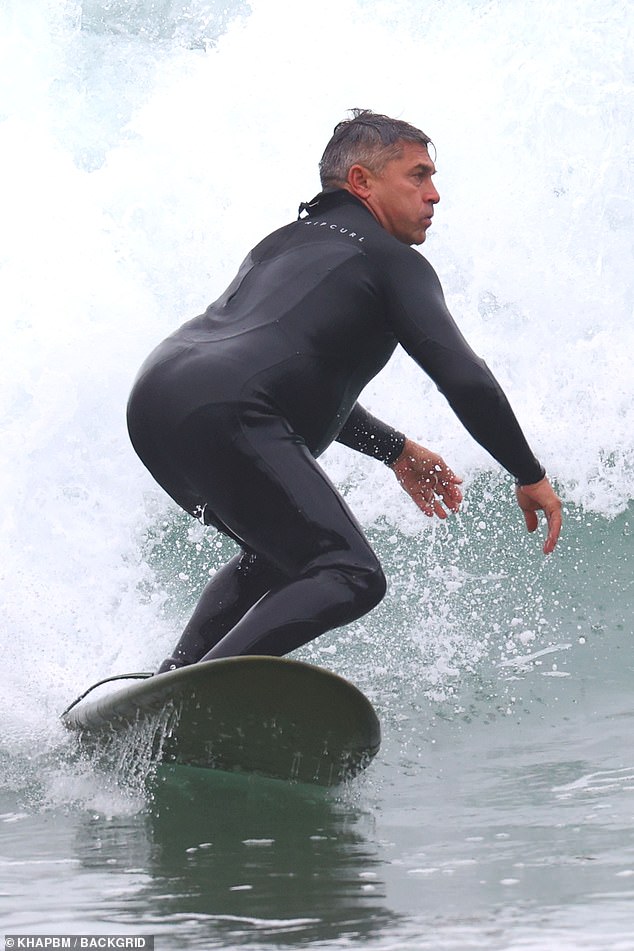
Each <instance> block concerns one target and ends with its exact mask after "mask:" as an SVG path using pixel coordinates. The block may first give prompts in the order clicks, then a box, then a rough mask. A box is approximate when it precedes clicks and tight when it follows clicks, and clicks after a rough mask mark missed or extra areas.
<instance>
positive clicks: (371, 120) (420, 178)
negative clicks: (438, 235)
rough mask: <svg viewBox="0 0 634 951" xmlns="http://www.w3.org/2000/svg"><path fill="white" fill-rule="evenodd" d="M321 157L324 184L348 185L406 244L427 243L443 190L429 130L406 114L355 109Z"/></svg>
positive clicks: (336, 132) (384, 224)
mask: <svg viewBox="0 0 634 951" xmlns="http://www.w3.org/2000/svg"><path fill="white" fill-rule="evenodd" d="M352 116H353V117H352V118H351V119H347V120H345V121H344V122H340V123H339V125H337V126H336V127H335V131H334V134H333V136H332V138H331V140H330V142H329V143H328V145H327V146H326V149H325V151H324V154H323V156H322V158H321V161H320V163H319V171H320V175H321V183H322V187H323V188H345V189H346V190H347V191H349V192H351V193H352V194H353V195H355V197H357V198H358V199H359V200H360V201H362V202H363V204H365V205H366V207H367V208H369V210H370V211H371V212H372V214H373V215H374V217H375V218H376V219H377V221H378V222H379V224H381V225H382V226H383V227H384V228H385V230H386V231H388V232H389V233H390V234H392V235H393V236H394V237H395V238H397V239H398V240H399V241H402V242H403V243H404V244H422V242H423V241H424V240H425V235H426V231H427V228H429V226H430V224H431V219H432V215H433V213H434V212H433V206H434V205H435V204H436V203H437V202H438V201H439V195H438V192H437V191H436V188H435V186H434V184H433V182H432V178H431V177H432V175H433V174H434V173H435V171H436V169H435V167H434V163H433V161H432V159H431V158H430V155H429V150H428V146H429V145H430V143H431V139H430V138H429V136H427V135H425V133H424V132H421V131H420V129H416V128H414V126H411V125H409V123H407V122H403V121H402V120H400V119H390V118H389V117H388V116H382V115H378V114H376V113H374V112H370V111H369V110H367V109H353V110H352Z"/></svg>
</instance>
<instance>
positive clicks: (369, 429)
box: [337, 403, 405, 466]
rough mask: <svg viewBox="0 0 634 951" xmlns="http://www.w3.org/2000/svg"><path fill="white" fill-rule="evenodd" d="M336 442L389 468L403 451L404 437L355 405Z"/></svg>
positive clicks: (358, 405) (357, 404)
mask: <svg viewBox="0 0 634 951" xmlns="http://www.w3.org/2000/svg"><path fill="white" fill-rule="evenodd" d="M337 442H340V443H342V444H343V445H344V446H348V447H349V448H350V449H356V450H357V452H362V453H364V455H366V456H372V457H373V458H374V459H379V460H380V461H381V462H384V463H385V464H386V465H388V466H391V465H392V463H394V462H396V460H397V459H398V457H399V456H400V454H401V453H402V451H403V446H404V445H405V436H404V435H403V433H400V432H399V431H398V430H396V429H392V427H391V426H388V425H387V423H383V422H381V420H380V419H377V418H376V417H375V416H372V414H371V413H368V411H367V409H364V408H363V406H361V405H360V404H359V403H355V405H354V406H353V407H352V412H351V413H350V415H349V416H348V419H347V420H346V422H345V423H344V425H343V427H342V429H341V431H340V433H339V435H338V436H337Z"/></svg>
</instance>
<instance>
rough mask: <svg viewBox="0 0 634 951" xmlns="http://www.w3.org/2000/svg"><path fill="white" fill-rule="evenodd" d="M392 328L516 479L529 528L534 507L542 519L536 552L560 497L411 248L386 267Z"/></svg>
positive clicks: (552, 537)
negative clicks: (543, 522) (542, 513)
mask: <svg viewBox="0 0 634 951" xmlns="http://www.w3.org/2000/svg"><path fill="white" fill-rule="evenodd" d="M384 273H386V274H387V275H388V278H387V280H389V282H390V285H391V286H390V297H391V299H392V300H393V307H392V314H391V316H392V321H393V327H394V330H395V332H396V335H397V337H398V339H399V341H400V342H401V344H402V345H403V346H404V348H405V349H406V350H407V352H408V353H409V354H410V356H412V357H413V358H414V359H415V360H416V362H417V363H418V364H419V366H420V367H421V368H422V369H423V370H424V371H425V372H426V373H427V374H428V375H429V376H430V377H431V379H432V380H433V381H434V382H435V383H436V385H437V387H438V389H439V390H440V391H441V393H442V394H443V395H444V396H445V397H446V399H447V400H448V402H449V404H450V406H451V408H452V409H453V411H454V412H455V413H456V415H457V416H458V418H459V419H460V421H461V423H462V424H463V426H465V428H466V429H467V430H468V431H469V432H470V433H471V435H472V436H473V438H474V439H476V440H477V442H479V443H480V445H481V446H483V447H484V448H485V449H486V450H488V452H490V453H491V455H492V456H493V458H494V459H496V460H497V461H498V462H499V463H500V464H501V465H502V466H503V467H504V468H505V469H506V470H507V472H510V473H511V475H513V476H514V477H515V480H516V483H517V484H518V492H517V501H518V504H519V505H520V508H521V509H522V511H523V512H524V517H525V520H526V525H527V528H528V530H529V531H534V530H535V528H536V527H537V516H536V512H537V511H538V510H543V511H544V513H545V514H546V518H547V521H548V537H547V539H546V543H545V545H544V552H545V553H546V554H547V553H549V552H551V551H552V550H553V549H554V547H555V545H556V544H557V539H558V537H559V532H560V530H561V502H560V500H559V499H558V497H557V496H556V494H555V492H554V491H553V488H552V486H551V485H550V482H549V481H548V479H547V478H546V477H545V476H546V474H545V470H544V467H543V466H542V465H541V464H540V463H539V461H538V460H537V459H536V458H535V456H534V455H533V452H532V451H531V448H530V446H529V445H528V442H527V441H526V438H525V436H524V433H523V432H522V429H521V427H520V425H519V422H518V421H517V418H516V417H515V414H514V413H513V410H512V408H511V406H510V404H509V401H508V399H507V398H506V395H505V393H504V391H503V390H502V387H501V386H500V384H499V383H498V381H497V380H496V378H495V377H494V375H493V374H492V373H491V371H490V370H489V368H488V367H487V365H486V363H485V362H484V361H483V360H481V359H480V357H478V356H477V354H475V353H474V352H473V350H472V349H471V347H470V346H469V344H468V343H467V341H466V340H465V339H464V337H463V336H462V334H461V333H460V330H459V329H458V327H457V326H456V324H455V322H454V320H453V318H452V316H451V314H450V313H449V311H448V309H447V305H446V303H445V298H444V294H443V292H442V287H441V286H440V281H439V280H438V277H437V276H436V273H435V271H434V269H433V268H432V266H431V265H430V264H429V262H428V261H426V260H425V259H424V258H423V257H421V256H420V255H418V254H417V253H416V252H412V254H405V255H404V254H403V253H402V252H401V253H400V254H399V256H398V261H394V266H393V267H391V268H389V269H386V270H385V272H384Z"/></svg>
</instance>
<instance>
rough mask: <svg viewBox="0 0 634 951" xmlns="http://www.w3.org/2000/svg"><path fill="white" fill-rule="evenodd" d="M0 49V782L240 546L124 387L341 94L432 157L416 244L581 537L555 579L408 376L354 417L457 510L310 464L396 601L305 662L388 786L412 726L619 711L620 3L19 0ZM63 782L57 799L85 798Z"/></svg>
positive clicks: (486, 475)
mask: <svg viewBox="0 0 634 951" xmlns="http://www.w3.org/2000/svg"><path fill="white" fill-rule="evenodd" d="M0 43H1V44H2V48H1V54H0V97H1V98H0V120H1V122H0V155H1V156H2V175H1V176H0V190H1V192H2V195H1V202H0V207H1V208H2V225H3V226H2V229H1V233H0V289H1V296H2V301H3V313H2V353H3V364H4V365H3V372H2V379H1V381H0V399H1V401H2V413H1V414H0V428H1V433H0V444H1V445H2V448H3V452H4V455H5V461H4V464H3V466H2V471H1V474H0V480H1V482H0V485H1V489H2V491H1V493H0V500H1V503H0V504H1V505H2V519H1V522H0V524H1V531H2V541H3V566H2V571H1V573H0V585H1V588H2V603H3V620H2V626H1V629H2V657H3V661H4V667H5V690H4V692H3V694H2V701H1V707H0V709H1V711H2V718H3V723H4V736H3V741H2V747H3V763H4V764H6V769H5V782H6V783H7V784H8V787H10V788H13V789H15V790H20V789H24V788H25V787H28V786H29V784H30V783H31V782H33V780H34V770H35V772H37V775H38V782H42V776H46V775H47V774H46V769H48V768H49V767H48V766H47V767H46V768H45V767H44V766H43V765H42V760H41V759H38V757H42V756H43V757H45V759H46V758H47V757H48V759H47V760H46V762H47V763H49V766H50V758H51V757H52V758H53V760H55V757H56V756H57V755H58V752H59V750H60V749H61V748H63V747H64V739H63V737H62V736H61V732H60V729H59V726H58V725H57V719H56V718H57V715H58V713H59V712H60V710H62V709H63V708H64V707H65V706H66V704H67V703H68V702H69V700H70V699H71V698H72V697H73V696H74V695H76V694H77V693H79V692H80V690H81V689H83V688H84V687H85V686H86V685H87V684H88V683H90V682H91V681H94V680H97V679H99V678H101V677H103V676H106V675H108V674H109V673H118V672H121V671H124V670H143V669H151V668H152V667H153V666H154V665H155V664H156V663H157V662H158V661H160V659H161V658H162V657H163V656H165V654H166V653H167V652H168V651H169V650H170V648H171V646H172V644H173V642H174V640H175V638H176V636H177V634H178V631H179V630H180V627H181V626H182V624H183V622H184V620H185V619H186V617H187V616H188V613H189V612H190V610H191V608H192V606H193V604H194V602H195V599H196V594H197V592H198V591H199V590H200V588H201V586H202V584H203V582H204V580H205V578H206V577H207V576H208V574H209V573H210V572H213V571H214V569H215V568H216V567H217V566H218V565H219V564H221V563H222V562H223V561H224V560H225V559H226V558H227V557H228V555H229V552H230V546H229V544H228V543H226V542H224V541H223V540H221V539H219V538H218V537H216V536H213V535H211V534H209V533H205V532H203V530H202V529H201V528H200V526H198V525H197V524H196V523H193V522H192V521H191V520H189V519H187V518H186V517H185V516H184V515H182V514H181V513H178V512H177V511H175V509H174V507H173V506H172V505H171V503H170V502H169V500H167V499H166V498H165V497H164V496H163V495H162V494H161V492H160V490H159V489H158V488H157V487H155V486H154V484H153V483H152V481H151V480H150V478H149V476H148V475H147V474H146V473H145V471H144V470H143V468H142V467H141V465H140V464H139V462H138V460H137V459H136V457H135V455H134V453H133V451H132V449H131V447H130V445H129V443H128V439H127V434H126V431H125V424H124V407H125V402H126V398H127V394H128V391H129V389H130V386H131V383H132V380H133V378H134V375H135V373H136V371H137V368H138V367H139V365H140V363H141V362H142V360H143V359H144V357H145V356H146V354H147V353H148V352H149V350H150V349H151V348H152V347H153V346H154V345H155V343H156V342H158V341H159V340H160V339H162V338H163V337H164V336H165V335H166V334H167V333H169V332H170V331H171V330H172V329H173V328H174V327H175V326H176V325H178V324H179V323H181V322H182V321H183V320H185V319H187V318H189V317H191V316H194V315H195V314H197V313H200V312H201V311H202V310H203V309H204V308H205V307H206V305H207V304H208V303H209V301H211V300H213V299H214V298H215V297H216V296H218V294H219V293H220V292H221V291H222V290H223V289H224V287H225V286H226V284H227V283H228V281H229V280H230V278H231V277H232V276H233V273H234V272H235V270H236V268H237V265H238V263H239V262H240V260H241V259H242V257H243V256H244V253H245V252H246V251H247V250H248V248H249V247H251V246H252V245H253V244H254V243H255V242H256V241H258V240H259V239H260V238H261V237H262V236H263V235H265V234H266V233H268V232H269V231H271V230H273V229H274V228H276V227H278V226H279V225H281V224H283V223H285V222H286V221H288V220H291V219H292V218H293V217H294V216H295V214H296V209H297V206H298V203H299V202H300V201H301V200H307V199H309V198H310V197H312V195H314V194H315V193H316V192H317V191H318V188H319V185H318V177H317V160H318V158H319V156H320V155H321V152H322V150H323V146H324V144H325V142H326V141H327V139H328V137H329V135H330V133H331V130H332V127H333V126H334V125H335V123H336V122H337V121H339V120H340V119H341V118H343V117H344V116H345V114H346V111H347V109H348V108H350V107H354V106H362V107H370V108H373V109H375V110H376V111H380V112H386V113H389V114H393V115H397V116H401V117H403V118H406V119H407V120H409V121H411V122H413V123H414V124H416V125H418V126H420V127H422V128H424V129H425V131H426V132H428V134H430V135H431V137H432V139H433V140H434V142H435V144H436V149H437V165H438V176H437V185H438V188H439V190H440V193H441V204H440V206H439V208H438V211H437V215H436V218H435V221H434V227H433V229H432V231H431V232H430V235H429V237H428V240H427V243H426V244H425V247H424V251H425V254H426V256H428V257H429V259H430V260H431V262H432V263H433V265H434V266H435V268H436V269H437V271H438V273H439V275H440V278H441V280H442V282H443V286H444V288H445V292H446V296H447V299H448V303H449V306H450V309H451V310H452V312H453V313H454V315H455V317H456V319H457V320H458V323H459V324H460V326H461V328H462V330H463V332H464V333H465V335H466V337H467V338H468V339H469V341H470V342H471V344H472V345H473V346H474V348H475V349H476V350H477V351H478V352H479V353H481V354H482V355H483V356H484V357H485V359H486V360H487V362H488V364H489V365H490V366H491V367H492V368H493V369H494V371H495V373H496V375H497V376H498V378H499V379H500V381H501V382H502V384H503V386H504V387H505V389H506V391H507V393H508V395H509V397H510V399H511V402H512V404H513V406H514V408H515V410H516V412H517V415H518V417H519V419H520V421H521V423H522V426H523V428H524V430H525V432H526V434H527V436H528V438H529V441H530V442H531V445H532V446H533V448H534V450H535V452H536V454H537V455H538V456H539V458H540V459H541V460H542V461H543V462H544V464H545V465H546V467H547V470H548V472H549V474H550V476H551V477H552V478H553V480H554V481H555V482H556V484H557V487H558V489H559V490H560V492H561V494H562V496H563V498H564V500H565V503H566V528H565V534H564V536H563V539H562V543H561V546H560V549H559V550H558V551H557V553H556V554H555V555H554V556H553V557H552V558H550V559H548V560H544V559H543V557H542V556H541V552H540V543H539V540H537V539H536V538H535V537H527V536H525V534H524V530H523V527H522V524H521V520H520V518H519V516H518V514H517V513H516V511H515V509H514V508H513V504H512V500H511V491H510V486H509V481H510V480H509V479H508V478H507V477H506V476H505V475H504V474H502V473H500V471H499V469H498V468H497V466H496V464H495V463H493V462H492V460H490V459H489V458H488V456H487V455H486V454H485V453H484V452H483V451H482V450H481V449H480V448H479V447H478V446H477V445H475V444H474V443H473V442H472V441H471V439H470V438H469V436H468V435H467V434H466V433H465V432H464V431H463V430H462V429H461V427H460V425H459V424H458V422H457V421H456V420H455V418H454V417H453V415H452V413H451V411H450V410H449V408H448V407H447V406H446V404H445V403H444V401H443V399H442V397H441V396H440V395H439V394H438V393H437V392H436V391H435V389H434V387H433V386H432V385H431V383H430V381H429V380H427V379H426V378H425V377H424V376H423V375H422V374H421V373H420V371H419V370H418V369H417V368H416V367H415V366H414V365H413V364H412V363H411V361H409V360H408V359H406V358H405V356H404V355H402V354H401V355H397V356H396V357H395V358H394V359H393V360H392V362H391V363H390V365H389V367H388V368H386V370H385V371H384V372H383V373H382V374H381V375H380V376H379V377H378V378H377V379H376V380H375V381H374V382H373V384H372V385H371V386H370V387H368V390H367V391H366V393H365V395H364V403H365V404H366V405H367V406H368V408H369V409H370V410H371V411H374V412H375V413H377V415H380V416H381V417H383V418H384V419H386V420H388V421H389V422H391V423H392V424H394V425H396V426H398V427H399V428H402V429H404V430H405V431H407V432H408V433H409V434H410V435H411V436H412V437H413V438H417V439H419V440H420V441H421V442H424V443H426V444H428V445H430V446H432V447H433V448H435V449H437V450H438V451H440V452H441V453H442V454H443V455H444V456H445V458H446V459H447V460H448V461H449V462H450V464H451V465H452V466H453V467H454V468H455V469H456V470H457V471H458V472H460V473H461V474H462V475H463V476H464V478H465V491H466V502H465V506H464V509H463V512H462V514H461V515H460V516H458V517H457V518H452V519H451V520H449V522H448V523H447V524H446V525H440V524H433V523H431V522H429V521H428V520H426V519H423V518H421V519H418V518H417V516H416V513H415V512H414V510H413V509H412V507H411V503H410V502H409V500H408V499H407V498H406V497H405V496H404V495H403V494H402V493H401V492H400V490H399V489H398V487H397V486H396V484H395V483H394V482H393V480H392V476H391V474H390V473H389V472H388V471H387V470H386V469H385V468H384V467H382V466H380V465H377V464H375V463H373V462H371V461H370V460H367V459H362V458H359V457H357V456H356V455H355V454H351V453H349V452H348V451H346V450H345V449H343V448H341V447H333V448H332V449H331V450H329V452H328V454H327V456H326V458H325V460H324V464H325V466H326V467H327V468H328V470H329V472H330V474H331V476H332V477H333V478H334V479H335V481H336V482H337V484H338V485H339V486H340V487H341V488H342V491H343V492H344V493H345V494H346V497H347V498H348V500H349V502H350V504H351V505H352V506H353V508H354V510H355V511H356V512H357V514H358V515H359V518H360V519H361V521H362V523H363V524H364V526H365V527H366V529H367V531H368V533H369V535H370V536H371V538H372V540H373V542H374V544H375V546H376V549H377V552H378V553H379V555H380V557H381V559H382V561H383V562H384V564H385V567H386V572H387V574H388V576H389V578H390V592H389V595H388V597H387V598H386V601H385V602H384V603H383V604H382V605H381V607H380V608H379V609H378V610H377V611H376V612H374V613H373V614H372V615H370V616H369V617H368V618H366V619H364V620H363V621H362V622H359V623H358V624H356V625H353V626H351V627H349V628H346V629H345V630H344V631H339V632H333V633H331V634H329V635H327V636H325V637H324V638H322V639H321V640H320V641H319V642H318V643H316V644H313V645H310V646H308V647H307V648H305V649H304V651H303V652H302V654H301V656H302V657H305V658H307V659H312V660H316V661H317V662H319V663H324V664H326V665H327V666H331V667H332V668H333V669H336V670H338V671H339V672H341V673H343V674H345V675H347V676H350V677H351V678H352V679H354V680H355V681H356V682H357V683H359V684H360V686H362V687H363V688H364V689H365V690H366V691H368V692H369V693H370V695H371V696H372V698H373V700H374V701H375V702H376V703H377V705H378V706H379V708H380V711H381V714H382V719H383V721H384V731H385V735H386V750H387V753H386V757H387V759H386V762H388V763H391V764H392V766H393V768H394V770H395V772H396V774H397V775H398V774H399V771H401V770H402V768H403V763H404V762H405V761H407V763H409V764H411V763H416V762H418V759H419V758H420V757H421V756H422V754H423V752H425V751H428V743H429V733H428V732H427V730H428V726H422V724H423V723H425V724H428V723H429V722H430V721H429V718H430V717H435V716H436V715H438V717H439V718H440V719H439V720H438V721H437V722H445V721H448V720H449V721H452V722H456V721H457V720H459V721H460V722H461V723H467V722H470V723H474V722H476V723H481V724H482V723H492V722H493V720H495V718H496V717H497V718H499V717H502V718H504V717H505V716H507V715H508V714H509V712H510V713H512V714H513V715H514V716H515V717H517V718H519V719H521V718H522V717H523V716H528V714H529V713H530V711H533V712H534V711H535V710H536V709H537V708H538V707H539V708H540V709H545V710H547V711H550V714H551V715H552V716H554V715H555V714H554V711H555V710H561V709H564V710H565V711H567V714H568V713H570V712H571V711H573V710H574V709H575V705H576V704H577V703H578V701H579V697H580V694H581V693H582V692H584V691H585V692H586V693H584V696H586V695H588V694H590V695H592V697H593V702H595V703H596V705H597V709H600V708H601V706H602V705H603V704H605V703H608V698H609V703H610V704H612V703H613V702H614V698H615V697H620V696H625V695H626V693H627V691H628V684H627V671H628V670H629V667H628V664H627V663H626V664H623V658H624V657H625V656H628V657H629V652H630V650H631V649H630V647H629V642H630V640H631V591H632V587H631V584H632V582H631V561H632V543H631V534H630V532H631V528H630V526H631V517H632V502H631V500H632V484H633V479H634V382H633V379H634V378H633V375H632V372H631V361H632V353H634V321H633V320H632V313H633V309H634V269H633V268H632V252H633V250H634V249H633V235H634V192H633V187H634V186H633V180H634V177H633V175H632V170H633V168H634V145H633V143H634V128H633V126H634V109H633V108H632V107H633V101H632V89H633V80H634V52H633V51H634V18H633V16H632V13H631V12H629V10H625V9H624V6H623V4H622V3H621V2H620V0H619V2H610V0H579V2H577V3H575V4H574V9H573V8H572V6H571V5H569V4H564V3H562V4H552V3H551V2H546V0H516V2H514V3H512V4H500V3H497V2H493V0H491V2H489V0H438V2H436V3H433V4H432V3H428V4H422V3H421V2H420V0H322V2H321V3H320V4H319V6H318V8H316V7H315V6H314V5H309V4H305V3H301V2H297V3H291V2H290V0H253V2H251V3H248V4H247V3H246V2H236V3H229V4H226V3H222V2H220V0H130V2H128V0H83V2H80V0H46V2H42V0H19V2H18V0H5V3H4V4H3V7H2V9H1V10H0ZM562 704H563V707H562V706H561V705H562ZM412 718H413V719H412ZM417 718H418V719H417ZM419 721H420V722H419ZM404 722H406V723H408V724H412V725H411V732H407V735H405V733H404V732H403V731H404V728H403V726H402V724H403V723H404ZM407 730H408V731H409V730H410V727H409V726H408V728H407ZM34 757H35V762H36V763H38V764H39V765H38V766H37V769H36V768H35V767H34V766H33V762H34ZM50 768H51V770H52V772H50V777H49V778H50V783H49V787H50V788H49V789H48V792H47V793H46V795H48V796H52V797H53V799H54V800H55V801H56V802H58V803H59V801H62V802H63V801H64V798H65V796H67V798H68V799H69V800H72V799H73V796H74V793H73V792H72V790H70V789H69V787H67V786H66V785H65V784H64V783H62V784H61V787H60V784H59V773H58V772H57V771H56V770H57V767H55V769H53V768H52V767H50ZM588 772H590V770H589V771H588ZM571 782H574V780H571ZM46 785H47V784H46V781H44V786H46ZM73 788H74V787H73ZM575 788H576V787H575ZM91 795H94V796H97V790H96V789H93V791H92V792H91V793H89V794H86V797H85V798H87V800H88V801H91V798H90V797H91ZM45 798H46V796H45ZM412 940H414V939H412ZM414 946H415V945H412V947H414ZM448 946H449V945H448ZM465 946H467V945H465ZM474 946H475V945H474ZM545 946H546V945H545Z"/></svg>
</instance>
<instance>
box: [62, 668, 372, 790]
mask: <svg viewBox="0 0 634 951" xmlns="http://www.w3.org/2000/svg"><path fill="white" fill-rule="evenodd" d="M62 720H63V723H64V725H65V726H66V727H68V728H69V729H70V730H73V731H77V732H78V734H79V737H80V742H81V743H82V744H83V745H87V746H89V747H91V748H99V747H100V746H104V747H105V746H106V745H107V744H110V743H112V742H116V740H117V738H118V737H121V738H122V740H123V739H125V738H126V737H127V738H128V740H129V738H130V736H131V735H136V734H138V733H139V731H141V732H142V733H143V734H144V742H145V743H147V742H148V736H149V742H150V743H151V744H152V747H153V758H154V760H155V761H158V762H162V763H177V764H183V765H187V766H197V767H203V768H206V769H219V770H226V771H231V772H234V771H238V772H243V773H256V774H260V775H263V776H268V777H272V778H275V779H283V780H288V781H291V782H301V783H315V784H317V785H321V786H332V785H336V784H337V783H340V782H343V781H344V780H346V779H348V778H350V777H353V776H355V775H356V774H357V773H359V772H360V771H361V770H363V769H365V767H366V766H367V765H368V764H369V763H370V761H371V760H372V758H373V757H374V756H375V754H376V753H377V751H378V749H379V746H380V742H381V730H380V725H379V721H378V718H377V715H376V713H375V711H374V708H373V707H372V704H371V703H370V701H369V700H368V699H367V697H366V696H365V695H364V694H363V693H362V692H361V691H360V690H359V689H358V688H357V687H355V686H353V685H352V684H351V683H349V682H348V681H347V680H345V679H344V678H343V677H340V676H338V675H337V674H333V673H331V672H330V671H327V670H324V669H323V668H321V667H316V666H314V665H312V664H306V663H301V662H299V661H293V660H287V659H285V658H284V659H280V658H276V657H261V656H257V657H251V656H249V657H231V658H226V659H222V660H213V661H207V662H204V663H203V662H201V663H199V664H193V665H192V666H189V667H182V668H180V669H179V670H174V671H170V672H169V673H165V674H159V675H156V676H153V677H147V679H143V680H142V681H141V682H134V683H132V684H131V685H129V686H125V687H123V688H119V689H117V690H115V691H114V692H111V693H109V694H107V695H106V696H102V697H99V698H97V699H84V700H81V701H80V702H76V703H75V704H74V705H72V706H71V707H70V708H69V709H68V710H67V711H66V712H65V713H64V714H63V715H62Z"/></svg>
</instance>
